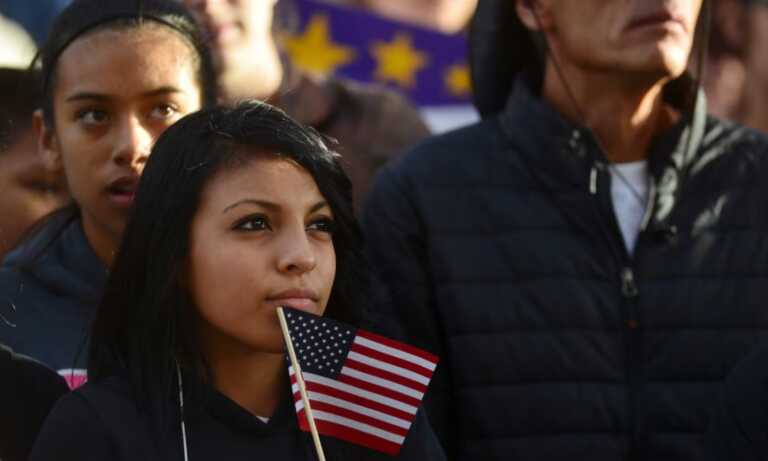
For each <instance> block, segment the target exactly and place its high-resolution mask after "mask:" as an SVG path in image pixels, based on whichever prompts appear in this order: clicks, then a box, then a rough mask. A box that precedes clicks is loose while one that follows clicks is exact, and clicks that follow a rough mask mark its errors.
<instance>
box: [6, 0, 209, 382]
mask: <svg viewBox="0 0 768 461" xmlns="http://www.w3.org/2000/svg"><path fill="white" fill-rule="evenodd" d="M40 62H41V78H40V79H41V89H42V95H41V107H42V109H41V110H40V111H38V112H37V113H36V114H35V119H34V124H35V129H36V131H37V136H38V144H39V149H40V152H41V153H42V157H43V159H44V162H45V165H46V167H47V168H48V169H50V170H51V171H54V172H63V174H64V176H65V178H66V183H67V186H68V190H69V191H70V193H71V195H72V199H73V204H72V205H71V206H69V207H66V208H64V209H62V210H60V211H58V212H56V213H54V214H52V215H50V216H48V217H46V218H44V219H43V221H42V222H41V223H39V224H38V225H36V226H35V227H36V229H35V230H34V232H31V234H30V235H29V236H28V237H27V238H26V239H24V241H23V242H22V243H21V244H20V245H19V246H17V247H16V248H15V249H14V250H12V251H11V252H10V253H9V255H8V256H7V257H6V259H5V261H4V262H3V265H2V268H0V320H4V322H3V323H0V342H2V343H5V344H6V345H8V346H10V347H11V348H13V349H14V350H15V351H16V352H17V353H21V354H24V355H27V356H30V357H33V358H35V359H37V360H39V361H41V362H43V363H45V364H46V365H48V366H49V367H51V368H53V369H54V370H56V371H58V372H59V373H60V374H62V375H64V376H65V378H68V380H69V384H70V385H71V386H75V385H77V384H81V383H82V381H83V380H84V379H85V372H84V368H85V363H86V360H87V354H86V350H87V330H88V327H89V325H90V322H91V319H92V316H93V315H94V312H95V310H96V306H97V303H98V302H99V299H100V297H101V293H102V290H103V287H104V283H105V282H106V277H107V272H108V268H109V267H110V265H111V263H112V259H113V258H114V255H115V252H116V251H117V249H118V246H119V244H120V239H121V237H122V232H123V229H124V227H125V223H126V221H127V219H128V215H129V212H130V210H131V207H132V204H133V198H134V194H135V191H136V188H137V184H138V180H139V177H140V175H141V173H142V171H143V169H144V165H145V163H146V161H147V158H148V156H149V152H150V149H151V147H152V145H153V143H154V141H155V139H156V138H157V137H158V136H160V134H161V133H162V132H163V131H165V129H166V128H168V127H169V126H170V125H172V124H173V123H174V122H175V121H176V120H178V119H179V118H181V117H182V116H183V115H185V114H187V113H190V112H194V111H196V110H198V109H200V108H202V107H204V106H206V105H208V104H212V103H213V102H215V79H214V74H213V65H212V63H211V59H210V55H209V53H208V49H207V47H206V46H205V44H204V42H203V39H202V36H201V34H200V31H199V29H198V27H197V24H196V22H195V20H194V19H193V18H192V17H191V16H190V15H189V13H188V12H187V11H186V9H184V8H183V7H181V6H180V5H179V4H177V3H176V2H175V1H173V0H76V1H74V2H73V3H72V4H71V5H70V6H69V7H67V9H65V10H64V11H63V12H62V13H61V15H59V17H58V18H57V20H56V22H55V23H54V27H53V29H52V31H51V33H50V35H49V37H48V40H47V41H46V42H45V44H44V45H43V46H42V47H41V50H40Z"/></svg>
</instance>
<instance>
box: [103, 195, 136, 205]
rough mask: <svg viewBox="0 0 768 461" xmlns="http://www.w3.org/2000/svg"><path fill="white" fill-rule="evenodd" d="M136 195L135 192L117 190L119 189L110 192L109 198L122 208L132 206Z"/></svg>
mask: <svg viewBox="0 0 768 461" xmlns="http://www.w3.org/2000/svg"><path fill="white" fill-rule="evenodd" d="M135 197H136V193H135V192H117V191H110V192H109V199H110V200H111V201H112V203H114V204H115V205H117V206H119V207H121V208H127V207H130V206H131V205H132V204H133V200H134V198H135Z"/></svg>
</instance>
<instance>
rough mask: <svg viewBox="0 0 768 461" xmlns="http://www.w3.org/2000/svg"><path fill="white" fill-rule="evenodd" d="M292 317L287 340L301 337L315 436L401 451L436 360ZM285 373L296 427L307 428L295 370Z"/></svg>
mask: <svg viewBox="0 0 768 461" xmlns="http://www.w3.org/2000/svg"><path fill="white" fill-rule="evenodd" d="M290 314H291V315H296V317H293V318H292V317H291V316H290V315H289V319H292V325H293V326H294V327H296V329H295V331H293V330H292V331H291V336H292V337H294V336H295V337H300V338H302V342H301V345H300V346H299V348H300V350H299V356H300V357H301V358H300V359H299V363H300V364H301V368H302V370H303V372H302V376H303V378H304V382H305V385H306V389H307V397H308V399H309V402H310V406H311V407H312V413H313V416H314V420H315V424H316V426H317V429H318V432H320V433H321V434H324V435H331V436H334V437H337V438H340V439H343V440H346V441H349V442H352V443H357V444H360V445H364V446H367V447H370V448H373V449H376V450H379V451H382V452H384V453H388V454H392V455H394V454H397V453H399V451H400V447H401V446H402V444H403V443H404V441H405V437H406V436H407V434H408V431H409V430H410V427H411V424H412V423H413V419H414V418H415V416H416V412H417V411H418V407H419V405H420V402H421V400H422V398H423V397H424V393H425V392H426V390H427V385H428V384H429V381H430V379H431V377H432V373H433V372H434V370H435V367H436V365H437V357H435V356H433V355H431V354H429V353H427V352H424V351H421V350H419V349H416V348H414V347H411V346H408V345H404V344H401V343H398V342H396V341H393V340H390V339H387V338H383V337H381V336H378V335H375V334H372V333H369V332H365V331H362V330H354V329H351V327H346V326H343V325H341V324H338V323H337V322H333V321H330V320H327V319H318V318H316V317H315V318H311V317H307V315H308V314H298V315H297V314H296V313H293V312H291V313H290ZM290 324H291V322H289V329H290ZM301 328H305V329H301ZM302 334H303V335H304V336H302ZM305 344H306V345H305ZM302 359H303V360H302ZM337 361H338V362H337ZM305 362H306V363H305ZM337 363H338V365H336V364H337ZM289 374H290V376H291V384H292V392H293V394H294V400H295V409H296V412H297V415H298V417H299V423H300V426H301V428H302V429H304V430H308V425H307V422H306V416H305V412H304V402H303V401H302V398H301V393H300V390H299V386H298V384H297V382H296V376H295V370H294V368H293V366H290V367H289Z"/></svg>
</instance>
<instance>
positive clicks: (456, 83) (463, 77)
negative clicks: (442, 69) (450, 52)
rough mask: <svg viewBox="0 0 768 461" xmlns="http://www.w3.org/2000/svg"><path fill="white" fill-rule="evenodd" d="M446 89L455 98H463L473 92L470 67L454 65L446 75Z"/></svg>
mask: <svg viewBox="0 0 768 461" xmlns="http://www.w3.org/2000/svg"><path fill="white" fill-rule="evenodd" d="M445 87H446V88H447V89H448V92H449V93H450V94H452V95H454V96H459V97H463V96H466V95H468V94H469V93H470V91H472V83H471V81H470V79H469V67H467V65H466V64H454V65H452V66H451V67H449V68H448V71H447V72H446V73H445Z"/></svg>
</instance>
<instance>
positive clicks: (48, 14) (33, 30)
mask: <svg viewBox="0 0 768 461" xmlns="http://www.w3.org/2000/svg"><path fill="white" fill-rule="evenodd" d="M71 1H72V0H34V1H29V0H3V1H2V2H0V13H2V14H3V15H5V16H7V17H8V18H10V19H12V20H13V21H15V22H17V23H19V24H20V25H21V26H22V27H23V28H24V29H25V30H26V31H27V32H28V33H29V34H31V35H32V38H33V39H34V41H35V42H36V43H42V42H43V40H45V37H46V35H47V34H48V28H49V27H51V23H52V22H53V20H54V19H55V18H56V15H57V14H59V12H60V11H61V10H63V9H64V7H65V6H67V5H68V4H69V3H70V2H71Z"/></svg>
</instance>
